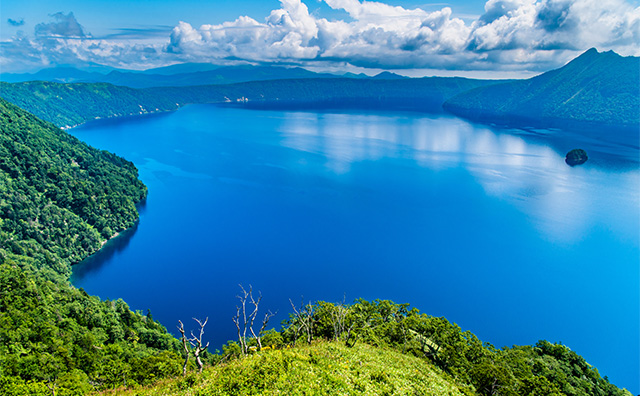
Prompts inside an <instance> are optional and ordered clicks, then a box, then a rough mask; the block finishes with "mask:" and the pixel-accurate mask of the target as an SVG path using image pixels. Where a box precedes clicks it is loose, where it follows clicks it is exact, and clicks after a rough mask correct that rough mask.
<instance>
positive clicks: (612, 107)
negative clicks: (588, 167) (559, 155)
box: [444, 49, 640, 137]
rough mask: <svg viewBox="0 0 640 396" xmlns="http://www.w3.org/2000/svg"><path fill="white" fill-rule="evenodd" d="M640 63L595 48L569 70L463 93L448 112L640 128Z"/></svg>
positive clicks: (485, 118)
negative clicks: (599, 51) (600, 51)
mask: <svg viewBox="0 0 640 396" xmlns="http://www.w3.org/2000/svg"><path fill="white" fill-rule="evenodd" d="M638 70H640V58H638V57H631V56H630V57H622V56H620V55H618V54H616V53H615V52H612V51H609V52H602V53H598V51H596V50H595V49H590V50H589V51H587V52H585V53H584V54H582V55H581V56H579V57H578V58H576V59H574V60H573V61H571V62H569V63H568V64H567V65H565V66H564V67H562V68H560V69H557V70H552V71H549V72H547V73H544V74H541V75H539V76H536V77H533V78H531V79H528V80H519V81H513V82H508V83H503V84H496V85H493V86H487V87H480V88H476V89H473V90H470V91H468V92H463V93H461V94H459V95H457V96H454V97H453V98H451V99H449V100H448V101H447V102H445V104H444V107H445V109H446V110H448V111H451V112H453V113H454V114H456V115H460V116H463V117H468V118H471V119H476V120H481V121H489V122H497V121H500V122H503V123H518V122H520V123H522V122H524V123H528V124H530V125H540V126H545V125H551V126H563V125H565V123H566V122H570V121H573V122H580V123H583V124H584V123H593V124H595V125H612V126H619V127H630V128H631V129H632V130H633V132H634V134H635V135H636V137H637V132H638V126H639V125H640V91H639V90H638V87H639V86H640V73H639V72H638Z"/></svg>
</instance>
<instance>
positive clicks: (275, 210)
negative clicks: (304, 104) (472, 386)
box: [71, 105, 640, 393]
mask: <svg viewBox="0 0 640 396" xmlns="http://www.w3.org/2000/svg"><path fill="white" fill-rule="evenodd" d="M71 132H72V133H73V134H74V135H75V136H77V137H79V138H80V139H82V140H84V141H86V142H88V143H89V144H91V145H93V146H95V147H98V148H100V149H106V150H109V151H113V152H115V153H117V154H119V155H122V156H124V157H126V158H127V159H129V160H131V161H133V162H134V163H135V164H136V165H137V166H138V168H139V169H140V177H141V179H142V180H143V181H144V182H145V183H146V184H147V186H148V187H149V198H148V200H147V202H146V205H145V206H144V207H142V208H141V219H140V223H139V225H138V226H137V227H136V229H135V230H132V231H130V232H127V233H124V234H123V235H122V236H120V237H119V238H117V239H115V240H113V241H111V242H110V243H109V244H108V245H107V248H106V249H104V250H103V251H102V252H100V253H99V254H97V255H95V256H94V257H92V258H90V259H88V260H86V261H85V262H84V263H82V264H81V265H78V266H76V267H75V269H74V275H73V279H72V281H73V283H74V284H75V285H76V286H78V287H83V288H84V289H85V290H87V291H88V292H89V293H91V294H96V295H99V296H100V297H102V298H105V299H106V298H109V299H116V298H123V299H124V300H125V301H127V302H128V303H129V305H130V306H131V307H132V308H133V309H140V310H143V311H146V309H150V310H151V312H152V314H153V316H154V318H155V319H157V320H160V321H161V322H162V323H163V324H165V326H167V328H168V329H169V331H172V332H174V333H175V332H176V331H175V327H174V325H175V324H177V321H178V319H181V320H182V321H187V320H190V318H191V317H198V318H204V317H207V316H208V317H209V318H210V321H209V325H208V326H207V328H206V331H207V335H208V336H209V337H210V339H211V340H212V341H213V342H214V343H215V344H216V345H221V344H222V343H224V342H225V341H226V340H228V339H232V338H234V332H235V327H234V325H233V323H232V321H231V317H232V316H233V315H234V314H235V303H236V299H235V296H236V294H237V293H238V291H239V288H238V284H243V285H245V286H248V285H250V284H251V285H253V288H254V290H260V291H261V292H262V295H263V296H264V298H263V302H262V305H261V308H264V309H265V310H266V309H271V310H274V311H275V310H279V311H280V312H281V314H280V315H278V317H277V318H276V319H274V321H273V322H272V323H273V324H274V325H277V324H278V322H279V320H281V319H283V318H284V317H285V314H286V313H287V312H289V311H290V307H289V301H288V299H289V298H291V299H293V300H294V301H295V302H298V301H300V299H301V297H302V296H304V299H305V300H317V299H322V300H327V301H333V302H338V301H341V300H342V299H343V296H346V299H347V301H351V300H353V299H354V298H358V297H364V298H366V299H376V298H381V299H391V300H393V301H395V302H409V303H411V304H412V305H413V306H415V307H417V308H419V309H420V310H421V311H423V312H426V313H428V314H431V315H435V316H446V317H447V318H448V319H449V320H451V321H453V322H456V323H458V324H459V325H460V326H461V327H462V328H463V329H465V330H471V331H472V332H474V333H475V334H477V335H478V336H479V337H480V339H482V340H484V341H488V342H491V343H493V344H495V345H497V346H503V345H512V344H532V343H535V342H536V341H537V340H539V339H548V340H550V341H553V342H557V341H560V342H563V343H564V344H566V345H568V346H569V347H570V348H572V349H573V350H575V351H577V352H578V353H580V354H582V355H583V356H585V358H586V359H587V361H588V362H590V363H591V364H593V365H595V366H597V367H598V368H599V370H600V373H601V375H607V376H608V377H609V379H610V380H611V381H612V382H613V383H615V384H617V385H618V386H621V387H626V388H628V389H629V390H631V391H632V392H634V393H637V392H638V391H640V385H639V384H638V372H640V367H639V362H638V360H639V348H640V346H639V340H638V338H639V337H638V335H639V334H640V328H639V309H640V308H639V305H640V304H639V299H640V290H639V289H640V288H639V283H640V282H639V278H640V275H639V269H638V267H639V263H640V253H639V252H640V247H639V244H640V235H639V229H640V199H639V195H640V173H639V167H638V150H637V149H636V148H629V147H621V146H613V145H607V144H600V143H597V142H596V141H593V140H589V139H585V138H579V137H578V136H577V135H571V134H568V135H567V136H568V137H566V138H564V139H563V140H558V139H554V140H553V142H554V143H553V145H550V143H549V142H550V141H551V139H550V136H552V135H556V134H557V131H528V132H524V131H497V130H492V129H490V128H488V127H480V126H477V125H472V124H469V123H466V122H464V121H462V120H460V119H457V118H452V117H446V116H432V117H429V116H424V115H416V114H382V115H376V114H362V113H342V114H329V113H319V114H316V113H301V112H291V113H288V112H277V111H273V112H270V111H250V110H243V109H233V108H219V107H215V106H208V105H197V106H188V107H186V108H183V109H181V110H180V111H177V112H175V113H171V114H164V115H158V116H149V117H140V118H132V119H121V120H116V121H102V122H95V123H91V124H89V125H85V126H83V127H80V128H77V129H74V130H73V131H71ZM506 132H511V133H506ZM575 147H582V148H584V149H586V150H587V151H588V152H589V155H590V158H591V159H590V161H589V162H587V163H586V164H585V165H583V166H580V167H575V168H571V167H569V166H567V165H566V164H565V163H564V154H565V153H566V152H567V151H568V150H570V149H572V148H575Z"/></svg>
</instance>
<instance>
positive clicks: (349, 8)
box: [1, 0, 640, 71]
mask: <svg viewBox="0 0 640 396" xmlns="http://www.w3.org/2000/svg"><path fill="white" fill-rule="evenodd" d="M322 1H324V2H325V3H326V4H327V5H328V6H329V7H331V8H333V9H336V10H343V11H345V12H346V13H347V14H348V15H349V17H350V18H349V19H348V20H328V19H325V18H321V17H319V16H316V15H313V14H310V13H309V9H308V8H307V6H306V5H305V4H304V3H303V2H302V1H301V0H281V1H280V3H281V6H280V8H279V9H276V10H273V11H271V13H270V14H269V15H268V16H266V17H265V18H264V20H262V21H258V20H255V19H253V18H250V17H247V16H240V17H238V18H237V19H236V20H235V21H229V22H224V23H222V24H217V25H202V26H200V27H194V26H192V25H191V24H189V23H188V22H180V23H179V24H178V25H177V26H175V27H174V28H173V31H172V32H171V34H170V37H168V38H167V39H166V40H165V41H164V42H162V41H158V40H157V39H154V41H149V40H146V41H145V40H138V41H134V42H132V41H125V40H121V41H115V40H99V39H96V38H92V37H90V35H88V33H86V31H85V30H84V28H83V27H82V26H81V25H80V24H78V23H77V21H76V20H75V18H74V17H73V14H71V13H70V14H68V15H64V14H62V13H58V14H54V15H52V17H53V18H54V19H55V20H54V21H53V22H51V23H48V24H44V23H43V24H40V25H38V27H37V28H36V33H38V34H37V35H36V37H35V38H33V39H30V38H25V37H17V38H15V39H13V40H10V41H5V42H2V43H1V45H2V49H3V51H4V52H7V53H12V54H15V55H19V54H21V53H23V54H24V56H23V58H22V59H21V60H22V61H24V62H25V63H28V62H31V63H33V62H36V63H37V62H40V63H47V62H49V63H56V62H62V61H63V60H64V62H63V63H73V62H70V60H73V59H76V60H82V61H92V62H96V63H102V64H108V65H112V66H118V67H145V65H146V66H148V67H152V66H160V65H164V64H168V63H175V62H180V61H199V62H217V63H223V62H231V61H237V60H242V61H249V62H259V63H283V64H297V65H302V66H305V65H306V66H313V67H314V68H316V69H318V68H322V65H326V66H325V67H326V68H327V69H331V68H335V66H336V65H341V64H348V65H351V66H353V67H363V68H379V69H403V68H404V69H417V68H421V69H446V70H452V69H453V70H505V71H506V70H508V71H518V70H520V71H525V70H528V71H532V70H534V71H535V70H547V69H549V68H552V67H558V66H561V65H562V64H563V63H564V62H566V61H567V60H569V59H571V58H572V57H575V56H576V55H578V53H579V52H582V51H584V50H586V49H588V48H590V47H597V48H598V49H599V50H609V49H612V50H615V51H617V52H619V53H621V54H623V55H636V56H638V55H640V44H638V43H640V7H636V8H634V7H633V6H632V5H631V4H629V3H628V2H625V1H624V0H538V1H536V0H488V1H487V3H486V4H485V12H484V14H483V15H481V16H480V17H478V18H476V19H475V20H473V21H467V22H465V21H464V20H463V19H460V18H457V17H455V14H454V11H453V10H452V9H451V8H449V7H443V8H442V9H441V10H438V11H434V12H428V11H425V10H422V9H419V8H416V9H406V8H403V7H399V6H391V5H388V4H385V3H382V2H375V1H360V0H322ZM74 57H75V58H74ZM19 60H20V59H16V62H17V61H19ZM2 62H3V64H4V67H5V68H6V67H8V66H10V65H11V62H12V60H7V59H5V58H4V57H3V60H2Z"/></svg>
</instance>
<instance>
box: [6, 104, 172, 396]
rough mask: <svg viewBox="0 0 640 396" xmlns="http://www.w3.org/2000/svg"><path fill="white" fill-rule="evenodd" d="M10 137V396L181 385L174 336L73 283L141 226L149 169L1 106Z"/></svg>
mask: <svg viewBox="0 0 640 396" xmlns="http://www.w3.org/2000/svg"><path fill="white" fill-rule="evenodd" d="M0 129H1V133H0V394H2V395H11V394H23V395H29V394H37V392H38V391H37V389H40V388H42V389H47V392H48V394H51V392H52V391H53V390H55V389H59V390H60V392H58V393H57V394H59V395H64V394H79V393H83V392H86V391H88V390H91V389H94V388H102V387H110V386H112V384H113V383H117V384H120V383H121V382H122V380H123V378H126V381H128V383H130V384H133V383H147V382H149V381H152V380H153V378H155V377H161V376H166V375H173V374H175V373H177V371H176V370H177V369H176V368H175V367H178V364H179V363H177V361H178V360H179V356H178V355H177V354H176V353H175V352H172V351H173V350H177V341H176V340H175V338H173V337H172V336H171V335H169V334H168V333H167V332H166V330H165V329H164V327H163V326H162V325H160V324H159V323H156V322H154V321H153V320H152V319H151V318H150V317H148V316H143V315H141V314H139V313H134V312H132V311H131V310H130V309H129V307H128V306H127V304H125V303H124V302H123V301H121V300H118V301H100V300H99V299H98V298H97V297H91V296H88V295H87V294H86V293H85V292H84V291H82V290H78V289H76V288H74V287H72V286H71V285H70V284H69V281H68V277H69V274H70V273H71V264H74V263H77V262H78V261H80V260H82V259H84V258H86V257H87V256H88V255H90V254H91V253H93V252H95V251H96V250H97V249H99V248H100V246H101V244H102V243H103V242H104V241H105V240H106V239H107V238H109V237H111V236H112V235H113V234H114V233H116V232H118V231H121V230H123V229H125V228H127V227H130V226H131V225H133V224H134V222H135V221H136V220H137V218H138V213H137V211H136V207H135V204H136V203H137V202H139V201H140V200H142V199H144V198H145V196H146V193H147V190H146V187H145V186H144V185H143V184H142V183H141V182H140V181H139V180H138V179H137V176H138V171H137V169H136V168H135V167H134V166H133V164H132V163H130V162H128V161H126V160H124V159H122V158H120V157H117V156H116V155H114V154H111V153H108V152H105V151H99V150H96V149H93V148H91V147H89V146H87V145H86V144H84V143H82V142H80V141H79V140H78V139H76V138H74V137H72V136H70V135H68V134H67V133H65V132H63V131H61V130H60V129H59V128H56V127H55V126H54V125H52V124H49V123H46V122H43V121H40V120H38V119H37V118H36V117H34V116H33V115H31V114H29V113H27V112H26V111H24V110H22V109H19V108H17V107H16V106H14V105H12V104H10V103H8V102H6V101H4V100H1V99H0ZM168 361H175V362H176V364H175V365H173V366H171V365H167V362H168ZM114 381H115V382H114ZM49 389H51V391H49ZM15 392H17V393H15ZM65 392H67V393H65Z"/></svg>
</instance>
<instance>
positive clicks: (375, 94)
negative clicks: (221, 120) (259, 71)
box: [145, 77, 496, 112]
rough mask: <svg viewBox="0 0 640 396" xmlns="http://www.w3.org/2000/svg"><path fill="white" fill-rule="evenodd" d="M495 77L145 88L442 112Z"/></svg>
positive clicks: (225, 98) (220, 97)
mask: <svg viewBox="0 0 640 396" xmlns="http://www.w3.org/2000/svg"><path fill="white" fill-rule="evenodd" d="M495 83H496V82H495V81H491V80H472V79H466V78H458V77H455V78H445V77H429V78H415V79H409V78H401V79H393V78H392V79H351V78H323V79H317V78H316V79H288V80H272V81H252V82H246V83H239V84H231V85H222V86H196V87H168V88H150V89H147V90H145V91H146V92H149V93H151V94H153V95H158V96H165V97H170V98H172V99H175V100H176V101H177V102H178V103H180V104H181V105H184V104H189V103H231V104H233V103H236V104H241V105H242V106H245V107H267V108H288V109H296V108H304V109H326V108H330V109H347V108H348V109H371V108H374V109H384V110H412V111H426V112H441V111H442V103H443V102H444V101H445V100H446V99H448V98H450V97H452V96H454V95H456V94H458V93H460V92H464V91H466V90H469V89H473V88H476V87H480V86H484V85H488V84H495Z"/></svg>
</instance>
